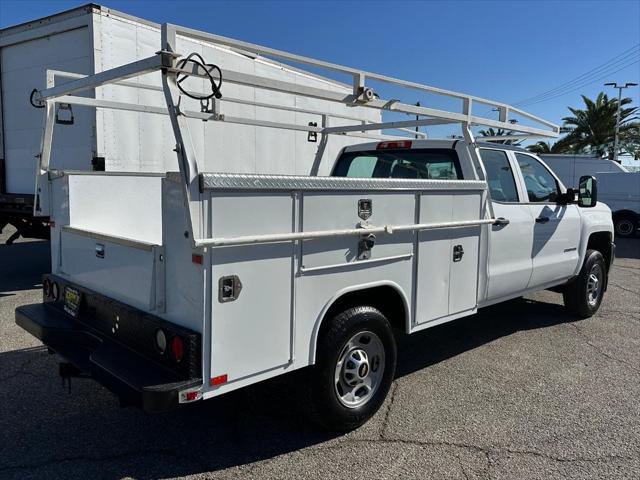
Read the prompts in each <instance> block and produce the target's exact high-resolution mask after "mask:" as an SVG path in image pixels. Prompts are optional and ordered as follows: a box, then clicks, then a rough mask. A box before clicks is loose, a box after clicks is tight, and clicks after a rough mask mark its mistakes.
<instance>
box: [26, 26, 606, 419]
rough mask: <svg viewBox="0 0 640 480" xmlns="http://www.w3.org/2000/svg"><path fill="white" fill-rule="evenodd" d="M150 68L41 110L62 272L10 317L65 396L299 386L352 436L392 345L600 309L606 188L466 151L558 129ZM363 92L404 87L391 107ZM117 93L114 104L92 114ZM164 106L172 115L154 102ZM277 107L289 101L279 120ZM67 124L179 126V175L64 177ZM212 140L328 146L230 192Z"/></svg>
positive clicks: (159, 402)
mask: <svg viewBox="0 0 640 480" xmlns="http://www.w3.org/2000/svg"><path fill="white" fill-rule="evenodd" d="M194 39H195V40H198V41H201V42H202V44H204V43H206V44H215V45H217V46H218V48H219V49H229V50H230V51H233V52H238V53H240V54H242V55H246V56H247V57H249V58H261V57H262V56H266V57H269V58H275V59H278V60H280V61H285V62H292V63H295V64H296V65H307V66H310V67H312V68H313V69H314V70H315V69H317V70H322V71H325V72H329V73H331V74H342V75H346V76H349V77H351V79H352V87H351V90H350V91H349V92H346V93H345V92H344V89H343V87H341V86H334V85H332V84H330V83H328V84H325V85H324V86H309V85H306V84H300V83H298V82H297V81H296V79H295V78H289V79H283V78H278V77H276V78H265V77H264V76H259V75H256V74H251V73H246V72H239V71H237V70H236V65H235V64H234V62H232V61H229V57H226V56H224V55H221V54H219V52H218V51H217V50H213V51H210V52H208V53H207V54H201V56H199V55H195V54H193V53H192V51H191V50H185V47H191V44H190V43H189V41H193V40H194ZM155 50H156V51H157V53H155V54H152V55H150V56H149V57H147V58H143V59H140V60H137V61H134V62H131V63H128V64H125V65H122V66H118V67H115V68H110V69H108V70H105V71H103V72H100V73H95V74H92V75H89V76H86V77H82V78H77V79H74V80H72V81H69V82H67V83H64V84H57V83H55V82H50V84H48V86H47V88H46V89H42V90H38V91H36V92H35V93H34V94H33V95H32V96H31V100H32V102H33V103H34V104H35V105H37V106H42V107H44V108H43V110H42V112H43V114H44V117H45V123H44V130H43V134H42V146H41V150H40V155H39V164H38V166H37V171H36V201H35V203H36V205H37V209H36V210H35V214H36V215H45V216H48V217H50V219H51V257H52V273H51V274H50V275H45V276H44V278H43V303H38V304H33V305H25V306H21V307H19V308H18V309H16V322H17V323H18V325H20V326H21V327H22V328H24V329H25V330H27V331H28V332H30V333H32V334H33V335H34V336H36V337H37V338H39V339H41V340H42V342H43V343H44V344H45V345H46V346H47V347H48V348H49V349H50V350H51V351H52V352H55V353H57V354H59V355H60V356H61V357H62V358H63V359H64V362H63V363H62V364H61V370H60V373H61V374H62V376H63V378H64V377H72V376H74V375H81V374H82V375H85V376H86V375H89V376H91V377H93V378H95V379H96V380H97V381H98V382H100V383H101V384H103V385H105V386H106V387H107V388H109V389H110V390H112V391H113V392H115V393H116V394H117V395H118V396H119V397H120V398H121V400H122V402H123V403H124V404H133V405H137V406H140V407H142V408H143V409H144V410H146V411H150V412H156V411H162V410H167V409H170V408H172V407H175V406H177V405H179V404H184V403H190V402H195V401H199V400H201V399H207V398H211V397H215V396H218V395H222V394H224V393H226V392H229V391H232V390H235V389H238V388H242V387H244V386H247V385H250V384H253V383H256V382H259V381H261V380H265V379H268V378H270V377H274V376H277V375H281V374H284V373H288V372H292V371H294V370H298V369H302V368H305V369H306V370H305V372H300V373H301V376H300V378H303V379H304V381H303V383H304V385H296V388H299V389H300V393H301V394H303V393H305V392H306V393H307V394H308V396H306V397H303V398H308V407H309V410H310V411H311V412H312V413H313V416H314V418H316V419H317V420H318V421H319V422H320V423H321V424H323V425H325V426H327V427H328V428H332V429H338V430H346V429H351V428H355V427H357V426H359V425H361V424H362V423H364V422H365V421H366V420H367V419H368V418H369V417H370V416H371V415H373V414H374V413H375V412H376V411H377V410H378V408H379V407H380V405H381V404H382V402H383V401H384V398H385V396H386V394H387V392H388V390H389V387H390V385H391V382H392V380H393V378H394V373H395V366H396V344H395V340H394V335H393V333H392V328H396V329H398V330H400V331H402V332H406V333H413V332H417V331H420V330H423V329H426V328H429V327H432V326H434V325H438V324H441V323H443V322H448V321H451V320H454V319H456V318H459V317H463V316H466V315H472V314H474V313H476V311H477V309H478V308H480V307H483V306H486V305H490V304H494V303H497V302H502V301H505V300H508V299H511V298H514V297H519V296H521V295H524V294H526V293H527V292H531V291H536V290H541V289H547V288H555V289H558V290H560V291H562V292H563V294H564V299H565V303H566V305H567V307H568V308H569V310H570V311H572V312H574V313H575V314H576V315H577V316H580V317H588V316H590V315H592V314H593V313H595V312H596V311H597V310H598V308H599V306H600V302H601V301H602V296H603V294H604V291H605V289H606V286H607V273H608V270H609V267H610V265H611V262H612V261H613V257H614V249H613V248H614V247H613V227H612V223H611V212H610V210H609V209H608V208H607V207H606V206H605V205H603V204H601V203H597V202H596V198H597V186H596V182H595V180H594V179H593V178H592V177H585V178H583V179H581V180H580V182H579V183H580V187H579V190H578V191H577V192H574V191H573V190H572V189H565V187H564V186H563V185H562V183H561V182H560V181H559V180H558V179H557V177H556V176H555V175H553V173H552V172H551V171H550V170H549V169H548V168H547V167H546V165H545V164H544V163H543V162H542V161H540V159H539V158H537V157H536V156H534V155H531V154H529V153H527V152H524V151H520V150H517V149H513V148H510V147H508V146H503V145H499V144H491V143H488V144H482V145H481V144H478V143H476V142H475V140H474V135H473V131H472V128H475V127H476V126H490V127H493V128H496V129H497V128H504V129H509V130H516V131H517V132H518V133H517V136H518V137H522V138H529V137H532V136H544V137H555V136H557V134H558V127H557V126H555V125H553V124H551V123H549V122H546V121H544V120H541V119H539V118H537V117H534V116H532V115H529V114H527V113H525V112H523V111H521V110H518V109H515V108H512V107H510V106H508V105H505V104H502V103H499V102H493V101H490V100H485V99H482V98H477V97H474V96H470V95H465V94H461V93H456V92H452V91H448V90H442V89H438V88H434V87H429V86H426V85H421V84H418V83H414V82H409V81H403V80H398V79H394V78H391V77H387V76H384V75H379V74H375V73H371V72H365V71H362V70H358V69H355V68H350V67H344V66H340V65H335V64H331V63H328V62H324V61H319V60H313V59H311V58H307V57H302V56H299V55H295V54H291V53H287V52H284V51H279V50H274V49H271V48H267V47H261V46H257V45H253V44H249V43H246V42H241V41H237V40H232V39H229V38H225V37H220V36H216V35H212V34H208V33H204V32H198V31H194V30H190V29H186V28H182V27H177V26H175V25H170V24H164V25H163V26H162V29H161V43H159V44H158V46H157V48H156V49H155ZM256 56H260V57H256ZM50 78H51V74H50ZM203 79H204V80H203ZM373 85H379V86H380V88H381V89H384V88H385V86H391V87H393V91H394V96H393V97H392V98H384V97H385V96H384V95H383V94H382V90H379V89H377V91H374V90H373ZM106 88H109V89H110V90H109V91H110V92H112V93H111V94H110V97H109V98H105V97H101V96H100V94H99V92H100V91H101V90H104V89H106ZM132 89H133V90H139V91H140V92H141V93H140V94H139V95H138V96H135V98H134V99H133V100H132V98H131V94H130V93H125V94H124V97H123V98H122V99H121V98H120V97H119V93H118V92H119V91H120V90H123V91H124V92H131V91H132ZM401 90H402V91H404V92H408V93H409V94H411V93H412V92H413V93H415V92H417V93H422V94H429V95H432V96H434V97H444V98H447V99H453V100H454V101H457V102H459V105H460V108H459V111H455V110H454V109H448V110H446V109H438V108H432V107H425V106H416V105H414V104H412V103H411V102H403V101H401V100H399V99H398V97H397V96H396V95H397V94H398V92H399V91H401ZM87 92H88V93H89V96H81V94H82V93H87ZM94 92H95V97H94V95H92V94H93V93H94ZM158 92H159V93H160V94H162V95H163V98H164V104H163V105H159V104H158V103H154V101H157V97H156V96H154V95H157V93H158ZM230 92H234V93H230ZM280 93H287V94H289V95H293V96H295V102H294V103H293V104H290V105H286V106H284V107H283V105H282V104H281V102H278V101H277V99H278V98H279V97H278V94H280ZM227 95H228V96H227ZM414 98H415V97H414ZM143 100H144V101H143ZM317 100H319V101H321V102H320V103H317V102H316V101H317ZM233 101H235V102H236V103H238V102H242V104H243V105H245V106H247V107H252V108H256V109H257V108H258V106H259V108H261V109H269V110H272V111H273V112H275V113H277V112H282V113H294V114H296V115H291V116H287V115H283V116H282V117H278V116H277V115H275V113H274V117H272V118H271V119H269V120H266V119H264V118H260V117H257V116H255V115H252V114H247V113H246V112H245V113H243V112H233V111H231V110H228V107H229V103H232V102H233ZM225 102H226V103H225ZM334 104H335V105H336V106H343V107H346V108H353V109H369V110H371V111H373V112H375V114H376V115H380V120H379V121H376V122H373V123H371V122H364V121H360V120H353V121H351V122H345V123H342V124H340V125H333V124H331V125H326V124H323V123H317V125H313V124H310V122H309V121H308V120H307V117H306V116H305V115H309V114H312V113H313V114H316V115H318V116H319V117H321V118H325V117H326V116H327V115H328V114H330V113H331V111H333V107H332V108H327V105H334ZM478 104H480V105H483V106H485V108H486V107H488V108H489V109H491V108H497V109H498V112H499V119H498V120H495V119H488V118H485V117H483V116H481V115H478V114H477V113H476V106H477V105H478ZM61 106H63V109H64V110H68V108H69V106H73V108H74V109H76V110H81V109H89V108H98V109H106V110H115V111H120V112H127V113H129V114H130V113H131V112H134V113H135V114H136V115H140V116H141V117H142V116H147V117H149V118H155V119H167V118H168V119H169V120H170V128H171V129H172V137H171V138H172V140H170V141H168V140H167V139H166V138H159V136H160V135H161V134H163V132H164V130H161V129H159V130H158V131H157V132H156V135H157V136H158V143H159V144H165V143H170V144H171V148H170V149H172V150H174V151H175V155H176V158H177V162H176V163H177V167H178V170H179V171H178V172H168V173H166V174H165V173H152V174H149V173H144V172H108V171H107V172H87V171H77V170H70V169H60V168H54V165H56V154H54V153H52V140H53V137H54V125H56V124H55V118H56V114H60V108H61ZM299 110H300V111H302V112H304V113H305V115H298V114H299V113H300V112H299ZM251 111H253V110H251ZM340 111H342V110H340ZM63 113H66V112H63ZM383 114H384V115H385V117H386V116H387V115H396V117H395V119H391V120H388V119H383V118H382V116H383ZM514 115H515V116H517V117H518V118H519V119H520V120H519V121H518V123H516V124H512V123H511V122H510V121H509V120H510V119H512V118H513V116H514ZM398 116H404V118H405V119H398ZM202 121H206V122H212V123H218V124H219V125H224V126H225V127H226V128H228V129H229V130H228V131H231V130H232V129H233V128H242V127H243V126H246V125H253V126H255V127H256V129H257V130H267V129H275V130H284V131H293V132H303V133H302V134H303V135H304V136H305V139H306V137H307V136H309V137H311V136H313V137H316V136H317V140H318V142H317V144H315V146H314V148H313V151H312V152H308V156H309V159H308V160H306V159H302V158H295V159H293V160H292V159H289V158H288V156H289V155H303V154H304V152H302V153H300V152H296V151H290V150H288V149H287V150H283V151H282V161H283V162H295V163H296V164H298V162H301V163H300V164H301V165H303V164H305V165H307V167H308V170H307V171H306V172H305V174H297V175H290V174H289V175H286V174H274V173H266V172H260V173H243V172H240V173H238V172H233V168H234V165H236V164H237V162H241V161H242V159H241V158H237V156H236V155H237V152H236V153H234V154H229V155H226V156H225V155H220V154H218V153H217V150H216V148H217V146H219V144H220V143H219V142H221V141H223V140H224V138H225V137H224V135H225V132H222V131H219V132H218V135H220V136H221V138H211V139H209V140H210V142H211V143H210V148H208V149H206V150H203V149H202V148H199V146H198V145H197V144H196V143H195V142H194V132H193V127H194V126H198V125H201V123H202ZM313 123H315V122H313ZM442 124H455V125H457V126H460V127H461V131H462V134H463V135H464V139H461V140H451V139H449V140H423V139H415V138H413V137H407V136H402V135H403V134H402V133H401V134H399V135H400V136H397V135H396V136H395V138H390V135H389V132H390V130H391V129H396V128H414V127H416V126H429V125H442ZM532 124H533V125H532ZM536 125H537V126H536ZM58 128H61V129H63V128H64V125H62V126H58V127H56V129H58ZM154 128H155V127H154ZM347 134H358V135H360V136H368V137H369V138H370V140H369V142H368V143H364V144H358V145H350V146H346V147H344V148H342V149H341V150H340V151H339V152H338V153H337V154H336V155H335V156H330V155H327V152H326V149H325V148H324V146H325V145H326V142H327V139H328V138H330V137H333V136H338V138H342V137H344V136H345V135H347ZM489 140H490V139H489ZM114 141H115V142H117V141H118V140H117V139H115V140H114ZM255 146H256V148H260V143H259V142H256V143H255ZM260 153H261V150H257V151H256V157H255V158H256V162H260V161H261V159H260ZM201 155H204V158H201ZM207 170H211V171H207ZM319 173H320V174H319ZM96 192H102V193H103V195H96ZM303 373H306V375H305V374H303Z"/></svg>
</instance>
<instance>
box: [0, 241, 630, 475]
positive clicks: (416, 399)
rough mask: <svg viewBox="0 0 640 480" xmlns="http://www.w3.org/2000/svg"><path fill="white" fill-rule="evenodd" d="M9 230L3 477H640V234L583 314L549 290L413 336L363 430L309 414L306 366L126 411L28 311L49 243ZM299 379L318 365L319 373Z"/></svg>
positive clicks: (1, 265) (1, 283) (0, 427)
mask: <svg viewBox="0 0 640 480" xmlns="http://www.w3.org/2000/svg"><path fill="white" fill-rule="evenodd" d="M10 233H11V232H10V231H9V230H8V229H7V230H5V233H4V234H2V235H0V392H1V397H2V400H1V401H0V478H2V479H14V478H15V479H32V478H34V479H35V478H38V479H40V478H42V479H45V478H46V479H48V480H50V479H57V478H64V479H88V478H90V479H97V478H105V479H117V478H139V479H151V478H184V477H189V478H211V479H217V478H291V479H300V478H320V477H321V478H323V479H325V480H329V479H334V478H335V479H338V478H348V479H350V480H356V479H361V478H362V479H365V478H366V479H373V478H376V479H377V478H416V479H418V478H419V479H427V478H447V479H449V478H451V479H458V478H459V479H467V480H468V479H475V478H488V479H519V480H525V479H549V478H558V479H560V478H562V479H588V478H589V479H590V478H607V479H613V478H615V479H618V478H620V479H622V478H629V479H638V478H640V400H639V399H640V239H631V240H622V241H618V242H617V243H618V259H617V260H616V263H615V266H614V267H613V270H612V273H611V279H610V284H609V290H608V292H607V293H606V295H605V299H604V302H603V304H602V307H601V309H600V311H599V312H598V314H597V315H595V316H594V317H592V318H590V319H587V320H582V321H576V319H575V318H573V317H571V316H570V315H568V314H567V313H565V311H564V309H563V307H562V298H561V296H560V295H559V294H556V293H553V292H540V293H536V294H535V295H531V296H528V297H526V298H525V299H521V300H514V301H511V302H507V303H505V304H502V305H498V306H495V307H490V308H487V309H484V310H483V311H481V313H479V314H478V315H475V316H472V317H467V318H464V319H461V320H458V321H456V322H452V323H450V324H446V325H442V326H439V327H435V328H433V329H430V330H427V331H424V332H422V333H418V334H415V335H411V336H402V337H401V338H399V339H398V341H399V346H398V349H399V360H398V372H397V378H396V380H395V382H394V384H393V386H392V390H391V392H390V395H389V398H388V399H387V401H386V403H385V405H384V406H383V407H382V409H381V410H380V411H379V412H378V414H377V415H376V416H375V417H374V418H373V419H372V420H371V421H370V422H368V423H367V424H366V425H365V426H363V427H362V428H360V429H358V430H356V431H354V432H351V433H349V434H346V435H331V434H327V433H324V432H321V431H319V430H318V429H317V428H316V427H315V426H314V425H312V424H310V423H308V422H307V421H306V419H305V417H304V415H303V413H302V411H303V406H301V405H299V401H300V398H301V397H300V395H299V394H298V390H297V384H298V381H299V377H296V376H295V375H293V376H291V377H282V378H277V379H274V380H271V381H268V382H263V383H261V384H259V385H256V386H253V387H250V388H247V389H244V390H241V391H238V392H234V393H231V394H228V395H225V396H222V397H220V398H216V399H212V400H209V401H206V402H199V403H197V404H193V405H191V406H189V407H187V408H182V409H179V410H177V411H174V412H170V413H167V414H162V415H155V416H151V415H146V414H144V413H142V412H140V411H138V410H136V409H133V408H120V407H119V404H118V402H117V400H116V399H115V398H114V397H113V396H112V395H111V394H110V393H109V392H108V391H107V390H105V389H103V388H102V387H100V386H99V385H97V384H96V383H95V382H93V381H91V380H84V379H79V380H74V381H73V382H72V384H71V391H70V392H69V391H67V390H66V389H63V388H62V386H61V382H60V379H59V377H58V375H57V360H56V357H55V356H51V355H48V354H47V352H46V350H45V349H44V348H43V347H42V346H41V344H39V342H38V341H37V340H35V339H34V338H33V337H31V336H30V335H29V334H27V333H26V332H24V331H23V330H21V329H20V328H19V327H17V326H16V325H15V323H14V309H15V307H17V306H19V305H22V304H27V303H34V302H38V301H39V300H40V296H41V294H40V275H41V273H43V272H45V271H47V270H48V267H49V247H48V243H47V242H42V241H20V242H18V243H16V244H14V245H12V246H7V245H4V244H3V243H4V240H5V239H6V238H7V237H8V235H9V234H10ZM299 375H304V370H303V371H302V372H300V374H299Z"/></svg>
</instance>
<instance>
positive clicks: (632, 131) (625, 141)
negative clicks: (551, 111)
mask: <svg viewBox="0 0 640 480" xmlns="http://www.w3.org/2000/svg"><path fill="white" fill-rule="evenodd" d="M582 100H583V102H584V104H585V107H586V108H584V109H579V108H571V107H569V111H571V113H572V114H573V116H571V117H564V118H563V119H562V120H563V121H564V125H565V127H567V128H568V129H569V133H568V135H567V136H566V137H564V138H563V139H562V140H560V141H559V142H558V143H560V144H561V145H560V146H561V147H565V148H567V149H568V150H569V151H572V152H575V153H580V152H584V153H591V154H594V155H597V156H600V157H602V156H605V155H608V156H609V158H613V148H614V137H615V128H616V111H617V108H618V100H617V99H615V98H609V97H608V96H607V95H606V94H605V93H604V92H601V93H600V94H598V96H597V98H596V100H595V101H593V100H591V99H590V98H587V97H586V96H585V95H582ZM631 102H632V100H631V99H630V98H623V99H622V100H621V102H620V107H621V108H620V137H619V140H620V141H619V144H620V145H619V146H620V153H621V154H623V155H624V154H632V155H636V156H637V155H638V143H639V141H638V137H639V136H640V122H637V121H635V120H636V119H637V118H638V117H637V116H635V114H636V113H637V111H638V107H631V108H624V105H628V104H630V103H631Z"/></svg>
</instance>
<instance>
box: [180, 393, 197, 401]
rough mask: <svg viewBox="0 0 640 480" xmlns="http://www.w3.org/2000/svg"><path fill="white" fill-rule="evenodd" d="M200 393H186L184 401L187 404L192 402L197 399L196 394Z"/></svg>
mask: <svg viewBox="0 0 640 480" xmlns="http://www.w3.org/2000/svg"><path fill="white" fill-rule="evenodd" d="M199 393H200V392H187V393H185V394H184V397H185V400H186V401H187V402H193V401H194V400H197V399H198V394H199Z"/></svg>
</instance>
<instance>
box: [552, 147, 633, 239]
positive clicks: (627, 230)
mask: <svg viewBox="0 0 640 480" xmlns="http://www.w3.org/2000/svg"><path fill="white" fill-rule="evenodd" d="M541 157H542V158H543V159H544V161H545V162H546V163H547V165H549V167H551V169H552V170H553V171H554V172H555V173H556V175H558V177H559V178H560V180H562V182H563V183H564V184H565V185H569V186H576V185H578V181H579V180H580V177H582V176H584V175H592V176H594V177H595V178H597V179H598V198H599V199H600V201H601V202H603V203H606V204H607V205H608V206H609V208H610V209H611V212H612V215H613V224H614V226H615V230H616V235H618V236H620V237H633V236H635V234H636V232H637V231H638V229H639V228H640V172H629V171H627V170H626V169H625V168H624V167H623V166H622V165H620V164H619V163H616V162H614V161H612V160H607V159H603V158H594V157H590V156H586V155H571V154H557V155H553V154H551V155H541Z"/></svg>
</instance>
